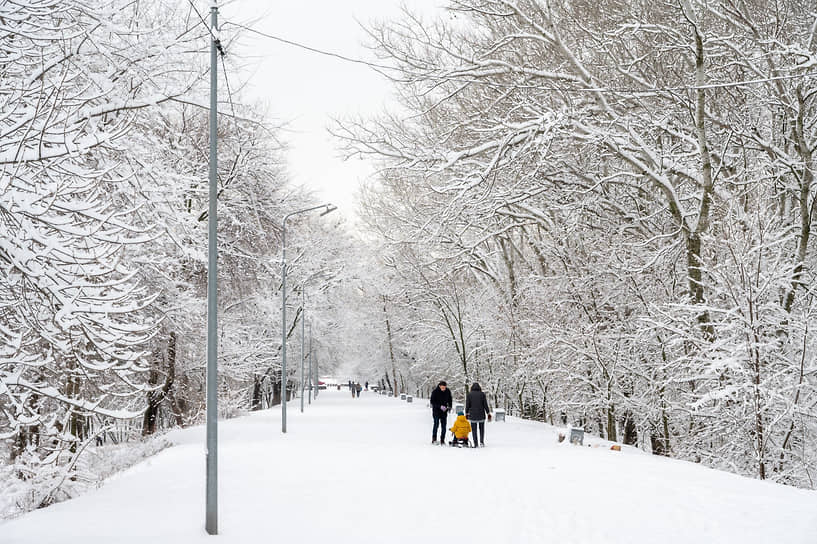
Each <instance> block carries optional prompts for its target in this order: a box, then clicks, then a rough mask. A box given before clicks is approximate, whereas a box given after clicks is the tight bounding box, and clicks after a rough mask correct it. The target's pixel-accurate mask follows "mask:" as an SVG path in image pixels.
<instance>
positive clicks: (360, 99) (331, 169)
mask: <svg viewBox="0 0 817 544" xmlns="http://www.w3.org/2000/svg"><path fill="white" fill-rule="evenodd" d="M402 3H405V4H406V5H407V6H409V8H410V9H411V10H413V11H419V12H421V13H425V14H432V13H434V12H435V11H437V10H438V9H439V6H441V5H443V3H444V0H412V1H411V2H401V0H311V1H310V0H302V1H297V0H288V1H274V2H270V1H269V0H235V1H233V2H229V3H228V2H219V4H220V5H221V7H220V10H219V14H220V15H219V21H220V22H225V21H230V20H232V21H237V22H240V23H245V24H246V23H248V22H250V21H251V22H252V24H251V26H252V27H253V28H256V29H258V30H260V31H263V32H265V33H268V34H273V35H276V36H280V37H282V38H286V39H288V40H292V41H296V42H300V43H304V44H306V45H309V46H312V47H316V48H319V49H325V50H329V51H332V52H336V53H339V54H342V55H345V56H349V57H353V58H363V59H366V60H371V59H372V55H371V53H370V52H369V51H368V50H366V49H365V47H364V45H363V42H364V41H365V40H366V38H367V37H366V34H365V32H364V31H363V30H362V29H361V28H360V26H359V24H358V21H360V22H362V23H368V22H370V21H372V20H375V19H380V20H382V19H386V18H393V17H395V16H397V15H398V14H399V10H400V5H401V4H402ZM245 34H246V35H245V37H244V38H242V40H241V44H240V45H241V47H240V48H239V54H240V55H242V57H241V58H242V59H244V60H245V61H246V62H247V72H246V73H245V74H243V77H244V78H245V79H247V78H249V85H248V87H247V88H246V90H245V93H244V97H245V98H248V99H250V100H252V101H255V100H261V101H263V102H265V103H266V104H267V105H268V107H269V110H270V112H271V115H272V116H274V117H275V118H277V119H280V120H283V121H287V122H288V123H289V125H288V126H289V131H288V132H287V133H286V135H285V138H286V140H287V141H288V143H289V145H290V152H289V154H288V163H289V170H290V174H291V175H292V178H293V180H294V182H295V183H297V184H302V185H306V186H308V187H310V188H313V189H315V191H316V193H317V194H318V195H319V196H321V197H323V198H325V199H327V200H329V201H331V202H332V203H334V204H336V205H338V206H339V207H340V208H341V210H340V211H342V212H343V214H344V215H345V216H347V217H352V216H354V214H355V211H356V210H355V207H356V205H355V201H354V192H355V190H356V188H357V187H358V185H359V182H360V181H361V180H362V179H363V178H365V177H366V176H368V175H370V174H371V172H372V167H371V166H370V165H369V164H367V163H365V162H364V161H361V160H357V159H352V160H349V161H346V162H343V161H342V160H341V158H340V157H339V152H338V150H337V143H336V142H335V141H333V140H332V138H331V136H330V135H329V134H328V132H327V130H326V128H327V126H328V125H329V124H330V122H331V118H333V117H341V118H342V117H344V116H348V115H357V114H363V115H368V114H373V113H376V112H379V111H382V110H383V108H384V107H385V108H389V102H390V101H391V100H392V94H391V87H390V85H389V84H388V82H387V81H386V80H385V79H384V78H383V77H382V76H380V75H379V74H377V73H376V72H375V71H373V70H372V69H370V68H367V67H366V66H363V65H360V64H354V63H350V62H345V61H343V60H340V59H335V58H331V57H327V56H324V55H319V54H316V53H311V52H308V51H304V50H302V49H298V48H295V47H292V46H289V45H285V44H282V43H280V42H276V41H274V40H270V39H268V38H264V37H260V36H257V35H254V34H249V33H245ZM231 84H234V83H232V79H231Z"/></svg>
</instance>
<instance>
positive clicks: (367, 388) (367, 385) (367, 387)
mask: <svg viewBox="0 0 817 544" xmlns="http://www.w3.org/2000/svg"><path fill="white" fill-rule="evenodd" d="M368 390H369V382H366V391H368Z"/></svg>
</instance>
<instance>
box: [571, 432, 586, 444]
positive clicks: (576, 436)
mask: <svg viewBox="0 0 817 544" xmlns="http://www.w3.org/2000/svg"><path fill="white" fill-rule="evenodd" d="M570 443H571V444H578V445H579V446H583V445H584V429H570Z"/></svg>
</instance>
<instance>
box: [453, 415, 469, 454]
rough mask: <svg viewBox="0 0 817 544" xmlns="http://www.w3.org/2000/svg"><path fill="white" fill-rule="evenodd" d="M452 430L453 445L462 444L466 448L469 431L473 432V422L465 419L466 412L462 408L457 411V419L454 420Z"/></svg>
mask: <svg viewBox="0 0 817 544" xmlns="http://www.w3.org/2000/svg"><path fill="white" fill-rule="evenodd" d="M451 432H452V433H454V440H452V441H451V445H452V446H457V445H459V444H462V445H464V446H465V447H466V448H467V447H468V433H470V432H471V424H470V423H468V420H467V419H465V414H464V413H463V411H462V410H459V411H458V412H457V420H456V421H454V426H453V427H451Z"/></svg>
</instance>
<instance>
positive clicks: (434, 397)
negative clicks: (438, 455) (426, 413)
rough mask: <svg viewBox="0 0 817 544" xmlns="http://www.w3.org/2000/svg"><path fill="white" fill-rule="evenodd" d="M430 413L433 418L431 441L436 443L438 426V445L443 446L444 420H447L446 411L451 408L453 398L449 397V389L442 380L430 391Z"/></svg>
mask: <svg viewBox="0 0 817 544" xmlns="http://www.w3.org/2000/svg"><path fill="white" fill-rule="evenodd" d="M430 401H431V415H432V417H433V418H434V428H433V429H432V430H431V443H432V444H436V443H437V427H439V428H440V445H441V446H445V432H446V428H447V427H446V421H447V420H448V411H449V410H451V406H452V404H453V399H452V398H451V391H449V390H448V384H446V383H445V382H444V381H442V382H440V383H439V384H438V385H437V388H436V389H434V391H432V392H431V399H430Z"/></svg>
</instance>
